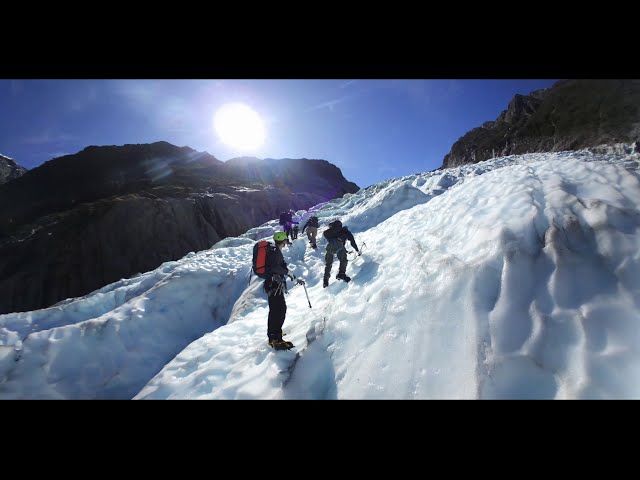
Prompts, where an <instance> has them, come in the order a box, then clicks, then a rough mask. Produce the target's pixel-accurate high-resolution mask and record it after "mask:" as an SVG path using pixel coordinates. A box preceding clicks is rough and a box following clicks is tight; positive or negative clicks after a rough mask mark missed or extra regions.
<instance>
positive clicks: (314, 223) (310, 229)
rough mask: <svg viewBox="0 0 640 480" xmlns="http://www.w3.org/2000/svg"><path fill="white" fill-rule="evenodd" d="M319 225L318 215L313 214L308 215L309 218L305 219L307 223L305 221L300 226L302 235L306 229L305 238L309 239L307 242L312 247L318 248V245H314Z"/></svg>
mask: <svg viewBox="0 0 640 480" xmlns="http://www.w3.org/2000/svg"><path fill="white" fill-rule="evenodd" d="M319 226H320V225H318V217H316V216H315V215H314V216H313V217H310V218H309V220H307V223H305V224H304V225H303V227H302V234H303V235H304V230H305V228H306V229H307V238H308V239H309V243H310V244H311V246H312V247H313V248H318V245H316V235H317V234H318V227H319Z"/></svg>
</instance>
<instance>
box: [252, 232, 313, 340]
mask: <svg viewBox="0 0 640 480" xmlns="http://www.w3.org/2000/svg"><path fill="white" fill-rule="evenodd" d="M273 240H274V241H275V242H276V245H275V247H273V246H272V247H271V249H269V250H268V252H267V258H266V280H265V282H264V285H263V287H262V288H263V289H264V291H265V293H266V294H267V296H268V299H269V317H268V320H267V337H268V338H269V345H271V346H272V347H273V348H274V349H276V350H288V349H290V348H291V347H293V343H291V342H285V341H283V340H282V325H283V324H284V319H285V316H286V314H287V302H285V299H284V294H285V293H286V292H287V277H289V278H290V279H291V281H295V282H296V283H297V284H298V285H304V283H305V282H304V280H302V279H301V278H296V276H295V275H294V274H293V273H291V272H290V271H289V269H288V268H287V264H286V262H285V261H284V257H283V256H282V249H283V248H284V245H285V243H286V241H287V235H286V233H284V232H276V233H275V234H274V235H273Z"/></svg>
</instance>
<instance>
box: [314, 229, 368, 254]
mask: <svg viewBox="0 0 640 480" xmlns="http://www.w3.org/2000/svg"><path fill="white" fill-rule="evenodd" d="M323 235H324V238H326V239H327V240H329V241H331V240H333V239H338V240H340V241H341V242H342V244H343V245H344V244H345V243H347V240H349V243H351V246H352V247H353V248H354V249H355V250H356V252H360V250H358V245H356V240H355V238H353V235H352V234H351V232H350V231H349V230H348V229H347V227H339V228H336V227H335V226H333V227H330V228H328V229H327V230H325V231H324V233H323Z"/></svg>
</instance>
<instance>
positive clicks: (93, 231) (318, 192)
mask: <svg viewBox="0 0 640 480" xmlns="http://www.w3.org/2000/svg"><path fill="white" fill-rule="evenodd" d="M261 162H264V163H261ZM358 189H359V188H358V186H357V185H355V184H353V183H351V182H348V181H347V180H345V179H344V177H343V176H342V173H341V172H340V169H338V168H337V167H335V166H333V165H331V164H330V163H328V162H326V161H324V160H304V159H303V160H299V159H295V160H292V159H285V160H265V161H261V160H257V159H234V160H229V161H228V162H226V163H224V162H220V161H219V160H217V159H215V157H213V156H211V155H209V154H207V153H201V152H196V151H194V150H192V149H190V148H188V147H182V148H179V147H176V146H174V145H171V144H168V143H166V142H159V143H154V144H150V145H125V146H124V147H89V148H87V149H85V150H83V151H82V152H80V153H78V154H76V155H69V156H65V157H60V158H58V159H54V160H51V161H49V162H47V163H45V164H44V165H42V166H41V167H38V168H35V169H33V170H31V171H29V172H28V173H27V174H26V175H24V176H23V177H21V178H19V179H17V180H14V181H12V182H11V183H8V184H6V185H3V186H1V187H0V205H3V206H4V205H7V208H6V209H5V208H3V209H0V291H2V292H3V295H2V296H0V313H8V312H16V311H28V310H35V309H38V308H44V307H47V306H50V305H52V304H54V303H56V302H58V301H60V300H63V299H65V298H69V297H77V296H81V295H84V294H87V293H89V292H91V291H93V290H96V289H97V288H100V287H102V286H104V285H106V284H108V283H111V282H114V281H117V280H119V279H121V278H128V277H130V276H132V275H134V274H136V273H138V272H146V271H149V270H152V269H154V268H157V267H158V266H159V265H160V264H161V263H162V262H165V261H169V260H176V259H179V258H181V257H183V256H184V255H186V254H187V253H189V252H191V251H199V250H203V249H207V248H210V247H211V246H212V245H214V244H215V243H217V242H218V241H219V240H221V239H223V238H225V237H228V236H236V235H240V234H242V233H244V232H245V231H247V230H248V229H249V228H252V227H255V226H257V225H260V224H262V223H264V222H266V221H268V220H271V219H274V218H277V216H278V214H279V213H280V211H282V210H285V209H289V208H292V209H295V210H297V209H306V208H309V207H311V206H313V205H316V204H318V203H321V202H324V201H327V200H330V199H331V198H336V197H340V196H342V195H344V194H345V193H355V192H356V191H357V190H358Z"/></svg>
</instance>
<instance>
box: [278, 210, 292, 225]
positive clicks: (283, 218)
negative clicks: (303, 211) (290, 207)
mask: <svg viewBox="0 0 640 480" xmlns="http://www.w3.org/2000/svg"><path fill="white" fill-rule="evenodd" d="M292 220H293V214H292V213H291V212H282V213H281V214H280V225H282V226H283V227H284V226H285V225H286V224H287V222H290V221H292Z"/></svg>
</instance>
